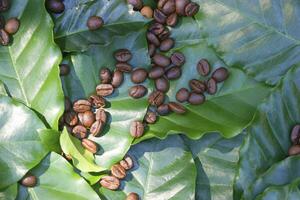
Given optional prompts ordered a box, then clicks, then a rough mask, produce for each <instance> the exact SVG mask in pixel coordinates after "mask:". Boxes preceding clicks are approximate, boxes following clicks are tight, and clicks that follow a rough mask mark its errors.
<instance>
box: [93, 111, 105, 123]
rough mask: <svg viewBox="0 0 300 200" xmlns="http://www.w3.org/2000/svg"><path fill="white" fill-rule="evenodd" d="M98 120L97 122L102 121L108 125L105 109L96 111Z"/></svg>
mask: <svg viewBox="0 0 300 200" xmlns="http://www.w3.org/2000/svg"><path fill="white" fill-rule="evenodd" d="M96 120H97V121H101V122H102V123H104V124H105V123H106V121H107V115H106V112H105V110H103V109H98V110H97V111H96Z"/></svg>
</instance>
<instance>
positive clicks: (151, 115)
mask: <svg viewBox="0 0 300 200" xmlns="http://www.w3.org/2000/svg"><path fill="white" fill-rule="evenodd" d="M156 119H157V116H156V113H155V112H151V111H148V112H147V113H146V116H145V121H146V122H147V123H148V124H154V123H155V122H156Z"/></svg>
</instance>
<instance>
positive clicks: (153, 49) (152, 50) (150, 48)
mask: <svg viewBox="0 0 300 200" xmlns="http://www.w3.org/2000/svg"><path fill="white" fill-rule="evenodd" d="M155 52H156V46H155V45H154V44H152V43H150V44H149V45H148V54H149V56H150V58H152V57H153V56H154V54H155Z"/></svg>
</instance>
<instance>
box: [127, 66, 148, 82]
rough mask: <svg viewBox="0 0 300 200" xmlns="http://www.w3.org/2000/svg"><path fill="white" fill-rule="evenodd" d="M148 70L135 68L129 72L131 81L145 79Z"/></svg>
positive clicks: (142, 80)
mask: <svg viewBox="0 0 300 200" xmlns="http://www.w3.org/2000/svg"><path fill="white" fill-rule="evenodd" d="M147 76H148V72H147V71H146V70H145V69H143V68H136V69H135V70H133V72H132V73H131V81H132V82H133V83H142V82H144V81H145V80H146V79H147Z"/></svg>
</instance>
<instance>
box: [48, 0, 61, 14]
mask: <svg viewBox="0 0 300 200" xmlns="http://www.w3.org/2000/svg"><path fill="white" fill-rule="evenodd" d="M46 8H47V10H49V11H50V12H53V13H57V14H60V13H62V12H64V10H65V5H64V4H63V2H62V1H61V0H47V1H46Z"/></svg>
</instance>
